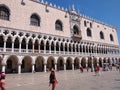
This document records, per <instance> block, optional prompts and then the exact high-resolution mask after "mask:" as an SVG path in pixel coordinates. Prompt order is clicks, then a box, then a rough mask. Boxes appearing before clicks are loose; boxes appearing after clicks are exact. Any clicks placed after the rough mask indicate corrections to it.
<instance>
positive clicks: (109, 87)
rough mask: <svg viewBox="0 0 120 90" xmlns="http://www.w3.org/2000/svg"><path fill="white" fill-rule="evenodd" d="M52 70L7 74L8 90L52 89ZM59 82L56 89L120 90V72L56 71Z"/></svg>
mask: <svg viewBox="0 0 120 90" xmlns="http://www.w3.org/2000/svg"><path fill="white" fill-rule="evenodd" d="M49 74H50V72H46V73H44V72H38V73H22V74H20V75H18V74H7V76H6V90H51V86H50V87H49ZM56 78H57V80H58V84H57V85H56V89H55V90H120V72H118V71H116V70H113V71H101V72H100V76H95V73H94V72H87V71H85V72H83V73H81V72H80V71H79V70H74V71H72V70H69V71H59V72H56Z"/></svg>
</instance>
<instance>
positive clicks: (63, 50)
mask: <svg viewBox="0 0 120 90" xmlns="http://www.w3.org/2000/svg"><path fill="white" fill-rule="evenodd" d="M63 52H64V54H65V44H63Z"/></svg>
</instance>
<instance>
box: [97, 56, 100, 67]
mask: <svg viewBox="0 0 120 90" xmlns="http://www.w3.org/2000/svg"><path fill="white" fill-rule="evenodd" d="M97 66H100V65H99V58H97Z"/></svg>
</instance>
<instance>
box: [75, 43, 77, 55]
mask: <svg viewBox="0 0 120 90" xmlns="http://www.w3.org/2000/svg"><path fill="white" fill-rule="evenodd" d="M76 53H77V47H76V44H75V54H76Z"/></svg>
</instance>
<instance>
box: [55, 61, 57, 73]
mask: <svg viewBox="0 0 120 90" xmlns="http://www.w3.org/2000/svg"><path fill="white" fill-rule="evenodd" d="M55 71H57V63H55Z"/></svg>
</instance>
